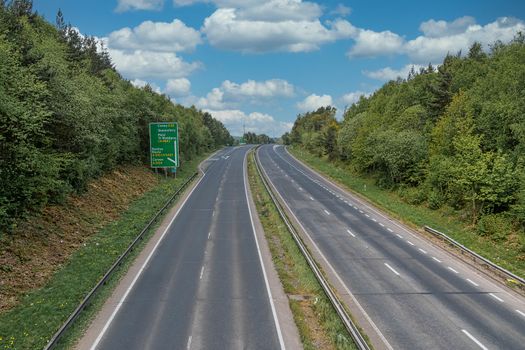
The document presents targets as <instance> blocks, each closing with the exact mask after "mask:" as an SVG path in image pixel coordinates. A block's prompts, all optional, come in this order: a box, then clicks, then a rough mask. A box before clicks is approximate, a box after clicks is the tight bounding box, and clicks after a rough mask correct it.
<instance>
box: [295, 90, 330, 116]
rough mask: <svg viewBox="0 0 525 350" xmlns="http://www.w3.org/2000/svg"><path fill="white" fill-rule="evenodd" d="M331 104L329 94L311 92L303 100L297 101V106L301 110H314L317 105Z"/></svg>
mask: <svg viewBox="0 0 525 350" xmlns="http://www.w3.org/2000/svg"><path fill="white" fill-rule="evenodd" d="M332 104H333V101H332V96H330V95H322V96H319V95H316V94H311V95H310V96H308V97H306V98H305V99H304V100H303V101H301V102H298V103H297V108H298V109H299V110H300V111H301V112H311V111H315V110H316V109H318V108H319V107H326V106H331V105H332Z"/></svg>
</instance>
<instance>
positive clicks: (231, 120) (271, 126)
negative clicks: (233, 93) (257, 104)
mask: <svg viewBox="0 0 525 350" xmlns="http://www.w3.org/2000/svg"><path fill="white" fill-rule="evenodd" d="M204 111H205V112H208V113H210V114H211V115H212V116H213V117H214V118H216V119H217V120H219V121H221V122H222V123H223V124H224V126H225V127H226V128H227V129H228V130H229V131H230V133H231V134H232V135H237V136H240V135H242V133H243V125H244V126H245V128H246V132H254V133H256V134H266V135H269V136H280V135H282V134H284V133H285V132H287V131H290V130H291V129H292V127H293V123H289V122H282V121H278V120H275V118H274V117H273V116H271V115H269V114H265V113H260V112H252V113H249V114H247V113H245V112H243V111H241V110H238V109H225V110H213V109H205V110H204Z"/></svg>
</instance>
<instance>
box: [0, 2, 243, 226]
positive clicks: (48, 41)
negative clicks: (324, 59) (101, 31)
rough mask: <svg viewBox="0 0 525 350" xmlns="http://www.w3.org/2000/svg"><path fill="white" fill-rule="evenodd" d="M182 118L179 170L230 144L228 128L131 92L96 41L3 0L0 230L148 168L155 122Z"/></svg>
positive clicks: (148, 93) (148, 92)
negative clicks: (113, 177)
mask: <svg viewBox="0 0 525 350" xmlns="http://www.w3.org/2000/svg"><path fill="white" fill-rule="evenodd" d="M154 121H177V122H178V124H179V130H180V132H179V134H180V136H181V140H180V152H181V164H182V166H183V164H184V161H187V160H190V159H192V158H193V157H194V156H195V155H198V154H201V153H202V152H204V151H207V150H211V149H213V148H216V147H218V146H219V145H224V144H228V143H232V142H233V139H232V138H231V136H230V134H229V133H228V131H227V130H226V129H225V128H224V126H223V125H222V123H220V122H219V121H217V120H215V119H213V118H212V116H211V115H209V114H206V113H202V112H201V111H199V110H197V109H195V108H185V107H182V106H180V105H174V104H173V103H172V102H171V101H170V99H169V98H168V97H167V96H165V95H160V94H157V93H155V92H153V91H152V89H151V88H150V87H149V86H146V87H145V88H143V89H139V88H136V87H134V86H133V85H132V84H131V83H130V82H129V81H127V80H124V79H123V78H122V77H121V76H120V75H119V74H118V72H117V71H116V70H115V69H114V67H113V65H112V63H111V60H110V57H109V55H108V53H107V52H106V51H105V50H104V49H103V48H102V49H100V48H99V44H98V43H97V42H96V40H95V39H94V38H91V37H83V36H82V35H80V34H79V33H78V32H77V31H76V30H75V29H74V28H72V27H71V26H69V25H65V24H64V19H63V17H62V14H61V13H60V12H59V14H58V15H57V25H56V27H55V26H52V25H51V24H49V23H47V22H46V21H45V20H44V19H43V18H42V17H40V16H39V15H37V14H34V13H33V11H32V3H31V1H29V0H13V1H10V2H8V3H5V2H4V1H3V0H2V1H0V156H1V158H0V179H1V186H0V229H5V228H8V227H9V226H11V225H13V223H14V222H15V221H16V219H17V218H21V217H24V216H25V215H27V214H28V213H29V212H31V211H35V210H38V209H39V208H41V207H42V206H43V205H45V204H46V203H48V202H59V201H60V200H62V199H63V198H64V197H65V196H66V195H67V194H68V193H70V192H72V191H82V190H83V189H84V188H85V186H86V184H87V182H88V181H89V180H90V179H92V178H94V177H97V176H99V175H100V174H102V173H103V172H105V171H108V170H110V169H112V168H114V167H115V166H116V165H119V164H125V163H139V162H144V163H148V156H149V134H148V123H150V122H154Z"/></svg>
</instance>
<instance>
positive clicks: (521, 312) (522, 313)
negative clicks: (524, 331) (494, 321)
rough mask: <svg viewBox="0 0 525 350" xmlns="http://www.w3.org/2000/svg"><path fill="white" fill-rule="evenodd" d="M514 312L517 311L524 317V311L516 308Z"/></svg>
mask: <svg viewBox="0 0 525 350" xmlns="http://www.w3.org/2000/svg"><path fill="white" fill-rule="evenodd" d="M516 312H517V313H519V314H520V315H521V316H523V317H525V312H523V311H520V310H518V309H516Z"/></svg>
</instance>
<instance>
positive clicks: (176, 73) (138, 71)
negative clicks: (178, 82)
mask: <svg viewBox="0 0 525 350" xmlns="http://www.w3.org/2000/svg"><path fill="white" fill-rule="evenodd" d="M109 54H110V55H111V58H112V60H113V63H115V67H116V68H117V70H118V71H119V72H121V73H122V74H123V75H124V76H125V77H129V78H134V79H136V78H139V79H144V78H162V79H176V78H183V77H186V76H188V75H190V74H191V73H192V72H193V71H195V70H196V69H198V68H199V67H200V66H201V64H200V63H198V62H192V63H188V62H186V61H184V60H183V59H182V58H180V57H178V56H177V55H176V54H175V53H171V52H154V51H142V50H135V51H132V52H127V51H123V50H115V49H112V48H111V47H110V48H109Z"/></svg>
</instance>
